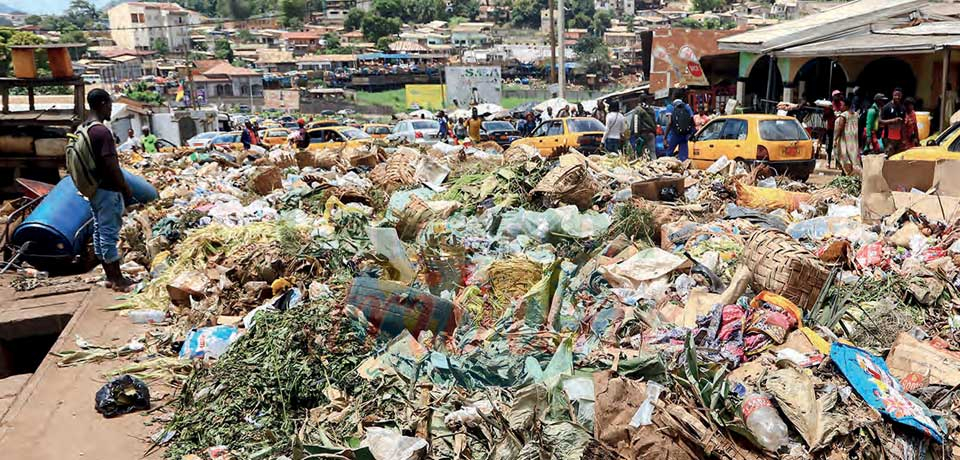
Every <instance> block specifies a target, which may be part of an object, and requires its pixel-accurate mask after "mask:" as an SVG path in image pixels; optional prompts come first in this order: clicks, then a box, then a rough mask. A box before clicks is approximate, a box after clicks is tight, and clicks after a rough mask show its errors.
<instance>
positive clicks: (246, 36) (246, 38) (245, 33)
mask: <svg viewBox="0 0 960 460" xmlns="http://www.w3.org/2000/svg"><path fill="white" fill-rule="evenodd" d="M237 39H239V40H240V41H241V42H243V43H250V42H252V41H253V32H250V31H249V30H247V29H240V30H239V31H237Z"/></svg>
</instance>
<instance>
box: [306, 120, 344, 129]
mask: <svg viewBox="0 0 960 460" xmlns="http://www.w3.org/2000/svg"><path fill="white" fill-rule="evenodd" d="M331 126H341V123H340V122H339V121H337V120H333V119H324V120H317V121H311V122H310V123H307V129H313V128H329V127H331Z"/></svg>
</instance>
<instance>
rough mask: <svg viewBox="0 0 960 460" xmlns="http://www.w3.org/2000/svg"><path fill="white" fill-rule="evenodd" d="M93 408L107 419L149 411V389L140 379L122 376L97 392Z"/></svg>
mask: <svg viewBox="0 0 960 460" xmlns="http://www.w3.org/2000/svg"><path fill="white" fill-rule="evenodd" d="M94 407H95V408H96V409H97V412H99V413H101V414H103V416H104V417H107V418H110V417H116V416H118V415H123V414H127V413H130V412H133V411H135V410H141V409H149V408H150V389H149V388H147V384H145V383H143V381H141V380H140V379H138V378H136V377H132V376H130V375H126V374H124V375H121V376H120V377H117V378H115V379H113V380H111V381H109V382H107V384H105V385H104V386H102V387H100V389H99V390H97V395H96V397H95V405H94Z"/></svg>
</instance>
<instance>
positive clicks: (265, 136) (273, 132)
mask: <svg viewBox="0 0 960 460" xmlns="http://www.w3.org/2000/svg"><path fill="white" fill-rule="evenodd" d="M288 135H290V130H288V129H284V128H270V129H261V130H260V142H262V143H263V145H266V146H268V147H270V146H274V145H281V144H284V143H286V142H287V136H288Z"/></svg>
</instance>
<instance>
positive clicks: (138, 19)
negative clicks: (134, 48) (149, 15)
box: [130, 13, 140, 24]
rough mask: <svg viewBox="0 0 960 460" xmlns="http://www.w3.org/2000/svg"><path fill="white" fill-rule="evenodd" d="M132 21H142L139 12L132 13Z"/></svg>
mask: <svg viewBox="0 0 960 460" xmlns="http://www.w3.org/2000/svg"><path fill="white" fill-rule="evenodd" d="M130 22H132V23H134V24H136V23H139V22H140V16H139V15H138V14H137V13H130Z"/></svg>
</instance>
